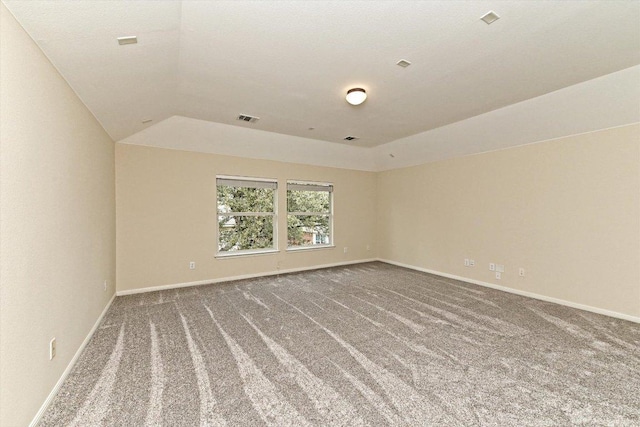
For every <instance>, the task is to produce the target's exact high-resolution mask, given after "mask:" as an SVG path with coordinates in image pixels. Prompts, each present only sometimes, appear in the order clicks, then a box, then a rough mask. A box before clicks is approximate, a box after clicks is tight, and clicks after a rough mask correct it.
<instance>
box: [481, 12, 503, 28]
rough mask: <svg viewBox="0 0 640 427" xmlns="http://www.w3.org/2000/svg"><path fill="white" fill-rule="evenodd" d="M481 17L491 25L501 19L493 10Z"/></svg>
mask: <svg viewBox="0 0 640 427" xmlns="http://www.w3.org/2000/svg"><path fill="white" fill-rule="evenodd" d="M480 19H482V20H483V21H484V22H485V23H486V24H487V25H491V24H493V23H494V22H496V21H497V20H498V19H500V17H499V16H498V14H497V13H495V12H494V11H493V10H490V11H489V12H487V13H485V14H484V15H482V17H481V18H480Z"/></svg>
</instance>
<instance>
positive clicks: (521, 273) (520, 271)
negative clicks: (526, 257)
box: [518, 268, 524, 277]
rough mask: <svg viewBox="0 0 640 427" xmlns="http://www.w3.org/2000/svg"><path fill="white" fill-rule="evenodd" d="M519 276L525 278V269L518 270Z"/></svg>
mask: <svg viewBox="0 0 640 427" xmlns="http://www.w3.org/2000/svg"><path fill="white" fill-rule="evenodd" d="M518 276H520V277H524V268H520V270H518Z"/></svg>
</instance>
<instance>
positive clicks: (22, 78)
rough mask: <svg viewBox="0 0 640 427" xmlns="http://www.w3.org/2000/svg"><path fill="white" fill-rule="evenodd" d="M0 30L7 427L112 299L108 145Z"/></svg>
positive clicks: (35, 60)
mask: <svg viewBox="0 0 640 427" xmlns="http://www.w3.org/2000/svg"><path fill="white" fill-rule="evenodd" d="M0 19H1V23H0V24H1V27H0V28H1V33H0V55H1V56H0V64H1V70H0V98H1V106H0V108H1V111H0V116H1V120H0V134H1V138H2V140H1V148H0V162H1V164H0V182H1V184H0V197H1V204H0V223H1V225H0V234H1V237H2V239H1V245H0V252H1V257H0V279H1V283H0V413H1V415H0V425H3V426H7V427H9V426H22V425H27V424H28V423H29V422H30V421H31V420H32V419H33V417H34V416H35V415H36V413H37V411H38V409H39V408H40V406H41V405H42V403H43V402H44V401H45V399H46V397H47V395H48V394H49V393H50V392H51V390H52V389H53V387H54V385H55V384H56V382H57V381H58V379H59V378H60V377H61V375H62V373H63V371H64V370H65V368H66V367H67V365H68V364H69V362H70V361H71V359H72V357H73V356H74V354H75V353H76V351H77V350H78V348H79V347H80V345H81V343H82V342H83V340H84V339H85V337H86V336H87V334H88V333H89V331H90V330H91V328H92V327H93V325H94V324H95V322H96V320H97V319H98V317H99V316H100V313H101V312H102V311H103V309H104V308H105V306H106V305H107V303H108V301H109V299H110V298H111V296H112V295H113V294H114V292H115V287H114V284H115V280H114V279H115V205H114V203H115V194H114V144H113V142H112V140H111V139H110V138H109V136H108V135H107V134H106V133H105V132H104V130H103V129H102V127H101V126H100V124H99V123H98V122H97V121H96V120H95V119H94V117H93V116H92V115H91V113H90V112H89V111H88V110H87V109H86V108H85V106H84V104H83V103H82V102H81V101H80V100H79V99H78V98H77V97H76V95H75V93H74V92H73V91H72V90H71V88H70V87H69V86H68V85H67V83H66V82H65V81H64V80H63V79H62V77H61V76H60V75H59V74H58V73H57V71H56V70H55V69H54V67H53V66H52V65H51V63H50V62H49V61H48V60H47V59H46V58H45V56H44V55H43V53H42V52H41V51H40V49H39V48H38V47H37V46H36V45H35V43H34V42H33V41H32V40H31V39H30V38H29V37H28V36H27V34H26V33H25V32H24V31H23V30H22V28H21V27H20V26H19V25H18V23H17V22H16V21H15V20H14V18H13V16H12V15H11V14H10V13H9V12H8V11H7V10H6V9H5V6H4V5H1V4H0ZM104 280H108V281H109V286H108V289H107V291H103V281H104ZM53 337H56V338H57V342H58V348H57V356H56V357H55V359H54V360H52V361H49V350H48V348H49V340H50V339H51V338H53Z"/></svg>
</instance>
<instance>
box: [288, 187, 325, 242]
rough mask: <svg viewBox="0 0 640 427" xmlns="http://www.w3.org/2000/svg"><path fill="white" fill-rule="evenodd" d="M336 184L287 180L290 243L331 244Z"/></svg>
mask: <svg viewBox="0 0 640 427" xmlns="http://www.w3.org/2000/svg"><path fill="white" fill-rule="evenodd" d="M332 194H333V185H331V184H318V183H310V182H292V181H288V182H287V246H288V247H289V248H301V247H318V246H330V245H331V244H332V242H333V239H332V226H333V215H332Z"/></svg>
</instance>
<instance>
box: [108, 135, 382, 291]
mask: <svg viewBox="0 0 640 427" xmlns="http://www.w3.org/2000/svg"><path fill="white" fill-rule="evenodd" d="M216 175H240V176H251V177H264V178H277V179H278V183H279V189H278V193H279V197H278V212H279V218H278V220H279V230H280V232H279V247H280V252H279V253H277V254H265V255H254V256H251V257H233V258H225V259H220V258H215V254H216V249H217V241H216V193H215V179H216ZM287 179H298V180H309V181H321V182H332V183H333V184H334V186H335V190H334V244H335V245H336V247H335V248H330V249H315V250H306V251H297V252H287V251H286V250H285V249H286V246H287V240H286V239H287V236H286V211H287V208H286V185H285V183H286V180H287ZM375 185H376V181H375V174H374V173H371V172H359V171H351V170H346V169H333V168H325V167H318V166H307V165H300V164H292V163H281V162H273V161H268V160H252V159H245V158H240V157H230V156H221V155H215V154H203V153H194V152H187V151H178V150H168V149H162V148H151V147H142V146H135V145H126V144H116V207H117V212H116V217H117V227H116V228H117V233H116V234H117V263H116V264H117V283H118V285H117V286H118V291H119V292H120V291H128V290H132V289H140V288H145V287H154V286H161V285H170V284H178V283H187V282H194V281H202V280H209V279H220V278H226V277H234V276H241V275H248V274H259V273H266V272H273V271H277V270H287V269H294V268H303V267H310V266H317V265H325V264H331V263H340V262H347V261H354V260H362V259H368V258H374V257H375V256H376V255H375V254H376V252H375V249H376V245H377V236H376V234H375V229H374V224H375V213H374V209H375V206H376V203H375V197H376V196H375V195H376V189H375ZM367 245H369V246H370V250H367ZM344 247H348V252H347V253H346V254H345V253H344V251H343V248H344ZM190 261H195V262H196V269H195V270H189V262H190Z"/></svg>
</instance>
